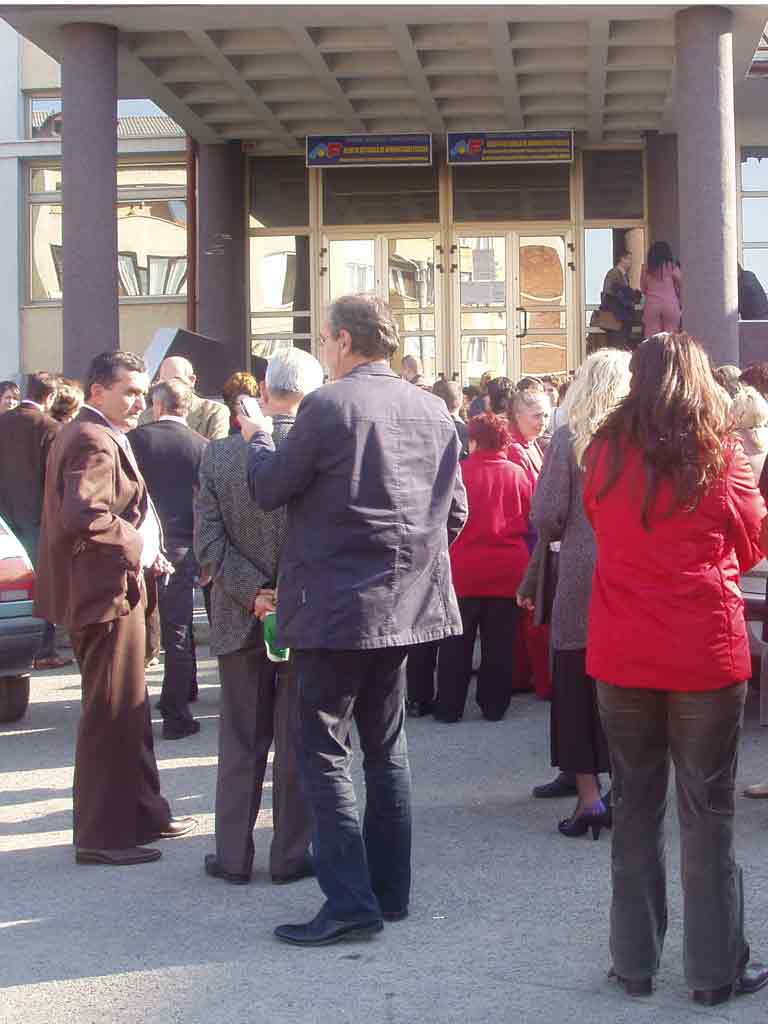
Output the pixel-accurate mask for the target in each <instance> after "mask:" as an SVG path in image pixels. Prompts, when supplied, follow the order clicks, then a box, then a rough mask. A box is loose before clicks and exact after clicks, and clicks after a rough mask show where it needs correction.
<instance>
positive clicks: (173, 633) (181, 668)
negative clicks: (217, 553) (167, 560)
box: [157, 549, 198, 728]
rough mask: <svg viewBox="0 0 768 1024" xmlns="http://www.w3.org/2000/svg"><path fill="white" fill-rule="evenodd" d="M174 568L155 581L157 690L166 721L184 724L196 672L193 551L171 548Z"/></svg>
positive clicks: (195, 566)
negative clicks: (161, 661) (159, 654)
mask: <svg viewBox="0 0 768 1024" xmlns="http://www.w3.org/2000/svg"><path fill="white" fill-rule="evenodd" d="M172 562H173V568H174V570H175V571H174V572H173V573H172V575H171V576H169V577H168V582H167V583H165V582H163V581H160V582H159V584H158V595H157V597H158V607H159V609H160V630H161V635H162V641H163V647H164V648H165V671H164V673H163V689H162V692H161V694H160V705H159V706H160V709H161V711H162V715H163V719H164V721H165V723H166V724H167V725H169V726H171V727H172V728H183V726H184V725H185V724H186V723H187V722H190V721H191V720H192V715H191V713H190V710H189V703H188V702H189V696H190V691H191V689H192V686H193V683H194V681H195V678H196V676H197V666H196V663H195V652H194V649H193V647H192V616H193V604H194V594H195V577H196V575H197V572H198V568H197V562H196V561H195V556H194V552H193V551H192V550H191V549H189V550H187V551H184V550H181V551H174V552H173V556H172Z"/></svg>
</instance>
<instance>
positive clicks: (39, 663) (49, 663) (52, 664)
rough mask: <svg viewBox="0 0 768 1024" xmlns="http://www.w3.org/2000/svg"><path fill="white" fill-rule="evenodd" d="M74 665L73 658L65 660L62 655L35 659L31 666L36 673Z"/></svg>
mask: <svg viewBox="0 0 768 1024" xmlns="http://www.w3.org/2000/svg"><path fill="white" fill-rule="evenodd" d="M74 663H75V659H74V658H65V657H63V655H60V654H56V655H52V656H51V657H50V658H35V660H34V663H33V664H34V668H35V670H36V671H37V672H43V671H45V670H46V669H52V668H65V667H66V666H67V665H73V664H74Z"/></svg>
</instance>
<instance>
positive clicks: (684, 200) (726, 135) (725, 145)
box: [676, 7, 739, 366]
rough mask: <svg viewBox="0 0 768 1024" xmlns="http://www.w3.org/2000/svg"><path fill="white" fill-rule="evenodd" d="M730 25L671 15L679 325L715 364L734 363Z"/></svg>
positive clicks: (694, 13) (718, 10) (723, 16)
mask: <svg viewBox="0 0 768 1024" xmlns="http://www.w3.org/2000/svg"><path fill="white" fill-rule="evenodd" d="M732 21H733V15H732V14H731V12H730V11H728V10H726V9H725V8H722V7H689V8H687V9H686V10H684V11H681V12H680V13H679V14H677V16H676V27H677V125H678V169H679V178H678V180H679V202H680V259H681V262H682V267H683V278H684V280H683V325H684V327H685V329H686V330H687V331H689V332H690V333H691V334H694V335H695V336H696V337H697V338H699V339H700V341H701V342H702V343H703V345H704V346H705V348H706V349H707V351H708V352H709V354H710V357H711V358H712V362H713V364H714V365H715V366H717V365H720V364H722V363H738V361H739V336H738V293H737V284H736V260H737V235H736V216H737V214H736V143H735V134H734V112H733V52H732V35H731V25H732Z"/></svg>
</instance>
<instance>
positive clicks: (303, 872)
mask: <svg viewBox="0 0 768 1024" xmlns="http://www.w3.org/2000/svg"><path fill="white" fill-rule="evenodd" d="M314 877H315V867H314V864H313V863H312V861H307V863H306V864H303V865H302V866H301V867H300V868H299V869H298V871H293V872H291V874H290V875H272V884H273V885H290V884H291V882H300V881H301V880H302V878H314Z"/></svg>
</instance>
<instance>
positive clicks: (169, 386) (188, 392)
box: [151, 377, 192, 418]
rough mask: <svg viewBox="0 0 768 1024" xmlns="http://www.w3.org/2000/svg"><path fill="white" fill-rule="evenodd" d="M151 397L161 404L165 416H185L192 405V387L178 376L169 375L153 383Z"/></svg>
mask: <svg viewBox="0 0 768 1024" xmlns="http://www.w3.org/2000/svg"><path fill="white" fill-rule="evenodd" d="M151 399H152V401H153V402H154V401H155V400H157V401H158V402H159V403H160V404H161V405H162V407H163V409H165V414H166V416H181V417H184V418H186V416H187V415H188V414H189V407H190V406H191V405H192V388H191V387H190V386H189V384H186V383H185V382H184V381H182V380H179V378H178V377H170V378H169V379H168V380H161V381H159V382H158V383H157V384H155V385H154V387H153V388H152V392H151Z"/></svg>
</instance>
